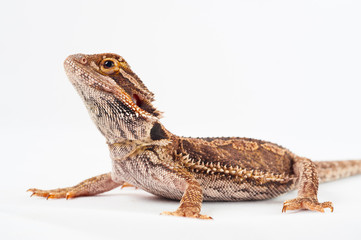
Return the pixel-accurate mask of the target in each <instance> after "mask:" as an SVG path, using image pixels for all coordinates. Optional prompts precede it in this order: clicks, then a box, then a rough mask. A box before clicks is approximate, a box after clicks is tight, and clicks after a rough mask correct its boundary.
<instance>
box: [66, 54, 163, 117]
mask: <svg viewBox="0 0 361 240" xmlns="http://www.w3.org/2000/svg"><path fill="white" fill-rule="evenodd" d="M78 65H80V63H77V62H76V61H73V60H72V59H71V58H70V57H68V58H67V59H66V60H65V62H64V68H65V72H66V74H67V76H68V78H69V80H70V81H71V82H72V83H73V84H74V83H76V84H82V85H87V86H88V87H90V88H94V89H96V90H98V91H103V92H108V93H111V94H113V95H115V96H116V97H117V98H118V100H120V101H121V102H122V103H123V104H125V105H126V106H127V107H129V108H130V109H131V110H132V111H133V112H134V113H135V114H136V116H138V115H140V116H142V117H143V118H146V119H151V120H156V117H154V116H153V115H151V114H150V113H148V112H146V111H144V110H143V109H141V108H140V107H138V106H137V105H136V104H135V103H134V102H133V100H132V98H131V97H130V96H129V95H128V93H127V92H125V91H124V89H122V88H121V87H119V86H118V85H117V84H116V83H115V81H114V80H113V79H111V78H107V77H104V76H101V75H100V76H101V77H100V78H97V80H95V78H94V77H93V75H94V74H93V73H90V72H88V71H86V70H84V68H80V67H78Z"/></svg>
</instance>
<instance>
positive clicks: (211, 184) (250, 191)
mask: <svg viewBox="0 0 361 240" xmlns="http://www.w3.org/2000/svg"><path fill="white" fill-rule="evenodd" d="M197 179H198V178H197ZM198 181H199V182H200V184H201V186H202V189H203V200H204V201H246V200H265V199H270V198H274V197H277V196H279V195H281V194H283V193H286V192H288V191H290V190H293V189H294V186H295V185H294V182H293V181H290V182H287V183H277V182H269V183H266V184H259V183H257V182H254V181H242V182H240V181H234V180H232V179H227V178H222V177H219V176H212V177H208V178H204V177H200V178H199V179H198Z"/></svg>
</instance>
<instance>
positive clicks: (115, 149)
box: [29, 53, 361, 219]
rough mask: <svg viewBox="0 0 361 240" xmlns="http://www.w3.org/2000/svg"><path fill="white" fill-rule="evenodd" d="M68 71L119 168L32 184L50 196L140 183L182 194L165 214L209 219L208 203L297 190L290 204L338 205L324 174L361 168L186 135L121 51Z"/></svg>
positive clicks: (271, 147) (73, 64)
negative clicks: (164, 115) (322, 185)
mask: <svg viewBox="0 0 361 240" xmlns="http://www.w3.org/2000/svg"><path fill="white" fill-rule="evenodd" d="M64 66H65V70H66V73H67V75H68V77H69V79H70V81H71V82H72V84H73V85H74V87H75V88H76V90H77V91H78V93H79V95H80V96H81V97H82V99H83V101H84V103H85V106H86V107H87V109H88V111H89V114H90V116H91V118H92V119H93V121H94V122H95V124H96V126H97V127H98V129H99V130H100V131H101V133H102V134H103V135H104V136H105V138H106V139H107V144H108V146H109V150H110V154H111V158H112V160H113V170H112V172H111V173H107V174H103V175H99V176H97V177H93V178H90V179H88V180H85V181H83V182H81V183H80V184H78V185H76V186H74V187H69V188H60V189H54V190H46V191H44V190H39V189H34V188H33V189H29V191H31V192H33V195H36V196H41V197H46V198H67V199H68V198H74V197H79V196H91V195H96V194H99V193H102V192H106V191H109V190H111V189H113V188H116V187H118V186H123V187H127V186H135V187H138V188H141V189H143V190H145V191H148V192H150V193H153V194H155V195H158V196H163V197H166V198H170V199H177V200H180V206H179V208H178V209H177V210H176V211H174V212H163V213H162V214H164V215H174V216H183V217H193V218H200V219H210V217H209V216H207V215H201V214H200V211H201V204H202V201H203V200H204V201H241V200H262V199H269V198H273V197H276V196H278V195H280V194H282V193H285V192H288V191H290V190H293V189H296V188H298V197H297V198H295V199H292V200H288V201H285V203H284V205H283V209H282V211H283V212H286V211H287V210H297V209H309V210H314V211H319V212H323V211H324V208H330V209H331V211H332V210H333V206H332V203H331V202H324V203H319V202H318V199H317V191H318V184H319V180H321V182H325V181H331V180H335V179H338V178H342V177H347V176H351V175H355V174H360V173H361V161H334V162H312V161H311V160H309V159H307V158H303V157H299V156H296V155H295V154H293V153H291V152H290V151H288V150H287V149H285V148H283V147H280V146H278V145H276V144H273V143H270V142H266V141H261V140H255V139H249V138H184V137H179V136H175V135H173V134H172V133H170V132H169V131H168V130H166V129H165V128H164V126H163V125H162V124H161V123H160V121H159V118H160V112H158V111H157V110H156V108H155V107H154V106H153V105H152V101H153V100H154V99H153V94H152V93H151V92H150V91H149V90H148V89H147V88H146V86H145V85H144V84H143V83H142V81H141V80H140V79H139V78H138V77H137V75H135V74H134V73H133V71H132V70H131V69H130V67H129V65H128V64H127V62H126V61H125V60H124V59H123V58H122V57H120V56H119V55H116V54H111V53H105V54H95V55H83V54H76V55H72V56H69V57H68V58H67V59H66V60H65V63H64Z"/></svg>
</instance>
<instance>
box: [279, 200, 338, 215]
mask: <svg viewBox="0 0 361 240" xmlns="http://www.w3.org/2000/svg"><path fill="white" fill-rule="evenodd" d="M324 208H329V209H331V212H333V206H332V202H324V203H319V202H318V201H317V199H312V198H295V199H291V200H287V201H285V202H284V203H283V208H282V212H286V211H287V210H299V209H308V210H311V211H318V212H325V210H324Z"/></svg>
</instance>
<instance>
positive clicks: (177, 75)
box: [0, 0, 361, 239]
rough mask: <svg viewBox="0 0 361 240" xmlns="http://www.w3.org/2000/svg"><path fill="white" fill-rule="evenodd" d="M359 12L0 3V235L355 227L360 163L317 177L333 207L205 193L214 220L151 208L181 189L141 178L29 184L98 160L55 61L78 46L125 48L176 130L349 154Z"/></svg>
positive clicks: (211, 235) (104, 168)
mask: <svg viewBox="0 0 361 240" xmlns="http://www.w3.org/2000/svg"><path fill="white" fill-rule="evenodd" d="M360 12H361V5H360V2H359V1H356V0H355V1H351V0H342V1H341V0H340V1H332V0H325V1H319V0H310V1H309V0H303V1H290V0H285V1H267V0H258V1H257V0H248V1H224V0H222V1H210V0H208V1H184V0H183V1H169V0H168V1H166V0H164V1H136V0H133V1H74V0H73V1H57V2H55V1H54V2H52V1H36V0H32V1H2V2H1V7H0V27H1V28H0V29H1V32H0V54H1V58H0V70H1V71H0V81H1V82H0V83H1V85H0V86H1V87H0V149H1V157H0V161H1V162H0V163H1V167H0V187H1V193H0V235H1V238H2V239H64V238H66V239H74V238H75V237H77V238H79V239H133V238H142V239H155V238H158V239H192V238H199V239H203V238H204V239H205V238H207V239H229V238H235V239H246V238H254V239H265V238H267V239H275V238H277V239H305V238H309V239H312V238H323V239H340V238H342V239H359V236H360V234H361V230H360V218H361V206H360V202H361V177H352V178H349V179H345V180H341V181H338V182H334V183H328V184H324V185H321V187H320V191H319V199H320V201H333V202H334V205H335V212H334V213H332V214H331V213H329V212H326V213H324V214H320V213H313V212H307V211H301V212H290V213H287V214H282V213H281V208H282V202H283V201H284V200H286V199H289V198H292V197H295V196H296V192H292V193H289V194H286V195H283V196H281V197H279V198H276V199H273V200H269V201H261V202H239V203H205V204H204V205H203V210H202V212H203V213H204V214H208V215H211V216H212V217H213V218H214V220H213V221H200V220H193V219H182V218H175V217H164V216H160V215H159V213H160V212H162V211H165V210H167V211H170V210H175V209H176V208H177V206H178V203H177V202H174V201H168V200H164V199H160V198H157V197H154V196H152V195H150V194H148V193H145V192H143V191H141V190H134V189H123V190H120V189H115V190H113V191H111V192H109V193H106V194H103V195H100V196H96V197H88V198H78V199H74V200H69V201H66V200H49V201H46V200H44V199H41V198H29V195H30V194H29V193H26V192H25V190H26V189H27V188H30V187H37V188H43V189H48V188H56V187H65V186H69V185H74V184H76V183H78V182H79V181H81V180H84V179H86V178H88V177H91V176H94V175H98V174H101V173H105V172H108V171H110V168H111V167H110V166H111V164H110V159H109V154H108V150H107V146H106V144H105V140H104V138H103V137H102V136H101V135H100V133H99V132H98V131H97V129H96V128H95V126H94V125H93V123H92V122H91V120H90V118H89V117H88V114H87V112H86V110H85V107H84V106H83V103H82V102H81V100H80V98H79V97H78V96H77V93H76V92H75V90H74V89H73V87H72V86H71V84H70V83H69V81H68V80H67V79H66V76H65V74H64V71H63V66H62V62H63V60H64V59H65V58H66V57H67V56H68V55H70V54H74V53H78V52H80V53H89V54H90V53H101V52H115V53H118V54H120V55H121V56H123V57H124V58H125V59H126V60H127V61H128V63H129V64H130V65H131V66H132V69H133V70H134V71H135V72H136V73H137V74H138V75H139V76H140V77H141V79H142V80H143V81H144V83H145V84H146V85H147V86H148V87H149V89H150V90H152V91H153V92H154V93H155V95H156V99H157V101H156V103H155V105H156V106H157V107H158V108H159V109H160V110H161V111H164V112H165V114H164V116H165V118H164V119H163V120H162V122H163V123H164V125H165V126H166V127H167V128H168V129H169V130H170V131H172V132H173V133H175V134H179V135H183V136H194V137H196V136H245V137H253V138H260V139H264V140H269V141H272V142H276V143H278V144H281V145H283V146H285V147H287V148H289V149H291V150H292V151H293V152H295V153H296V154H299V155H302V156H306V157H309V158H311V159H313V160H333V159H357V158H361V139H360V136H361V126H360V122H361V113H360V112H361V111H360V105H361V94H360V90H361V84H360V81H361V70H360V69H361V68H360V66H361V14H360Z"/></svg>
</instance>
